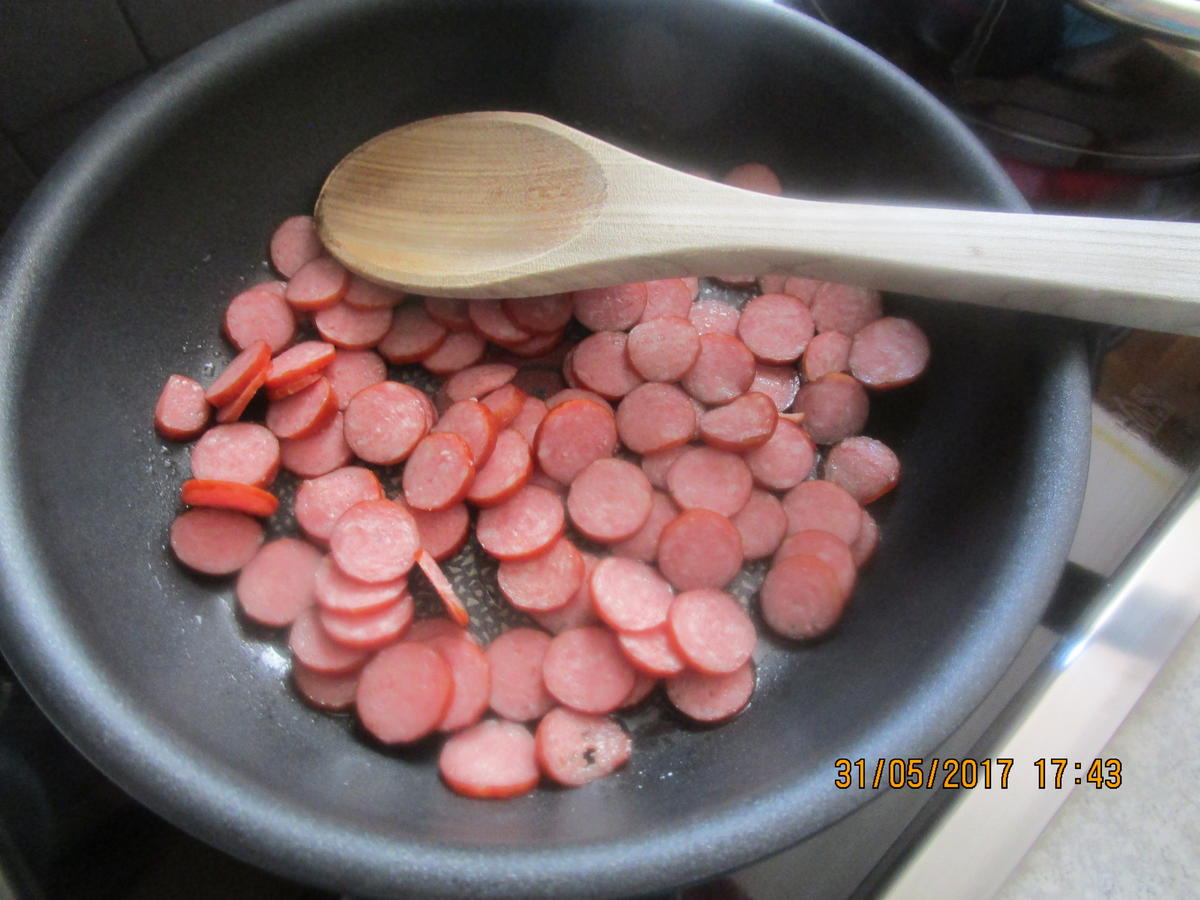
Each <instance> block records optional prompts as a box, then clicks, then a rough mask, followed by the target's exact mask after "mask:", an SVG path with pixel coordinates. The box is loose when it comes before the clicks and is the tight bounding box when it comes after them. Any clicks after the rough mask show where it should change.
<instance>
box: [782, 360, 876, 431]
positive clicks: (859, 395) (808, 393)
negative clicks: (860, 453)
mask: <svg viewBox="0 0 1200 900" xmlns="http://www.w3.org/2000/svg"><path fill="white" fill-rule="evenodd" d="M795 409H796V411H797V412H800V413H803V414H804V430H805V431H807V432H808V433H809V435H811V436H812V439H813V440H814V441H816V442H817V443H818V444H836V443H837V442H838V441H840V440H842V438H847V437H850V436H851V435H853V434H858V433H859V432H861V431H862V430H863V426H864V425H866V424H867V414H868V413H869V412H870V401H869V400H868V399H867V392H866V391H865V390H863V386H862V385H861V384H859V382H858V379H856V378H852V377H851V376H849V375H846V374H844V373H842V372H830V373H828V374H826V375H822V376H821V377H820V378H818V379H817V380H816V381H810V382H808V383H807V384H804V385H801V387H800V391H799V392H798V393H797V394H796V405H795Z"/></svg>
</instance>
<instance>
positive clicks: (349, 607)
mask: <svg viewBox="0 0 1200 900" xmlns="http://www.w3.org/2000/svg"><path fill="white" fill-rule="evenodd" d="M407 593H408V579H407V578H397V579H395V580H394V581H382V582H379V583H377V584H369V583H368V582H366V581H359V580H358V579H357V578H351V577H350V576H349V575H347V574H345V573H344V572H342V570H341V569H339V568H338V567H337V565H336V564H335V563H334V561H333V557H332V556H328V555H327V556H325V557H323V558H322V559H321V562H320V564H319V565H318V566H317V568H316V571H315V573H314V575H313V594H314V597H315V599H316V601H317V603H318V604H319V605H320V607H321V608H322V609H325V610H328V611H329V612H332V613H337V614H339V615H355V616H363V615H371V614H372V613H376V612H379V611H380V610H384V609H387V608H388V607H390V606H393V605H395V604H396V602H397V601H399V600H400V598H401V597H403V596H404V595H405V594H407Z"/></svg>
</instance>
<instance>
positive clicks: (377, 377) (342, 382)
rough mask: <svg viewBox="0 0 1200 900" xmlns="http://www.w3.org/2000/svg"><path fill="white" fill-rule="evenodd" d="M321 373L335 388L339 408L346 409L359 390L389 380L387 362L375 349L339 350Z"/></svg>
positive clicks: (334, 392) (335, 397)
mask: <svg viewBox="0 0 1200 900" xmlns="http://www.w3.org/2000/svg"><path fill="white" fill-rule="evenodd" d="M321 374H322V375H324V376H325V378H326V379H327V380H328V381H329V386H330V387H331V388H332V389H333V394H334V399H335V400H336V402H337V408H338V409H340V410H345V409H346V407H347V406H349V405H350V401H351V400H353V399H354V396H355V395H356V394H357V393H358V392H359V391H361V390H365V389H366V388H369V387H371V386H373V385H376V384H380V383H382V382H384V381H386V380H387V364H386V363H385V362H384V361H383V358H382V357H380V355H379V354H378V353H376V352H375V351H374V350H339V351H337V353H336V354H335V355H334V357H333V362H331V363H330V364H329V367H328V368H326V369H325V371H324V372H322V373H321Z"/></svg>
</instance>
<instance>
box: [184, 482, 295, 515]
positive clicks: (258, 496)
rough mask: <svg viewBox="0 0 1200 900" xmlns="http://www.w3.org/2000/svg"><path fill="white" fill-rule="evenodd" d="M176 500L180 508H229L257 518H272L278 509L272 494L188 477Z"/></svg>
mask: <svg viewBox="0 0 1200 900" xmlns="http://www.w3.org/2000/svg"><path fill="white" fill-rule="evenodd" d="M179 499H180V501H181V502H182V503H183V504H184V506H206V507H210V508H213V509H232V510H236V511H237V512H244V513H246V515H249V516H259V517H260V518H267V517H268V516H273V515H275V510H276V509H278V508H279V498H278V497H276V496H275V495H274V494H272V493H269V492H268V491H264V490H263V489H262V488H258V487H254V485H252V484H242V483H241V482H240V481H206V480H204V479H202V478H190V479H188V480H187V481H185V482H184V483H183V486H182V487H181V488H180V490H179Z"/></svg>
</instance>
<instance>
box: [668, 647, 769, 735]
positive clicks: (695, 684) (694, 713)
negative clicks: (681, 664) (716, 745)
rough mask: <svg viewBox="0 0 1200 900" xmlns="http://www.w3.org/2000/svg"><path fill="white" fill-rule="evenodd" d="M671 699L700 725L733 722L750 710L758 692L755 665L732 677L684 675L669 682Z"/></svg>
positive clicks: (677, 676)
mask: <svg viewBox="0 0 1200 900" xmlns="http://www.w3.org/2000/svg"><path fill="white" fill-rule="evenodd" d="M666 684H667V699H668V700H669V701H671V705H672V706H674V707H675V708H676V709H677V710H679V711H680V712H681V713H683V714H684V715H685V716H687V717H688V718H689V719H693V720H695V721H697V722H705V723H714V722H724V721H725V720H726V719H731V718H733V717H734V716H736V715H737V714H738V713H740V712H741V711H742V710H743V709H745V708H746V704H748V703H749V702H750V696H751V695H752V694H753V693H754V664H753V663H749V662H748V663H746V664H745V665H744V666H742V667H741V668H740V669H737V670H736V671H734V672H730V673H729V674H728V675H705V674H704V673H703V672H692V671H687V672H681V673H680V674H678V675H675V676H674V677H672V678H668V679H667V683H666Z"/></svg>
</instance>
